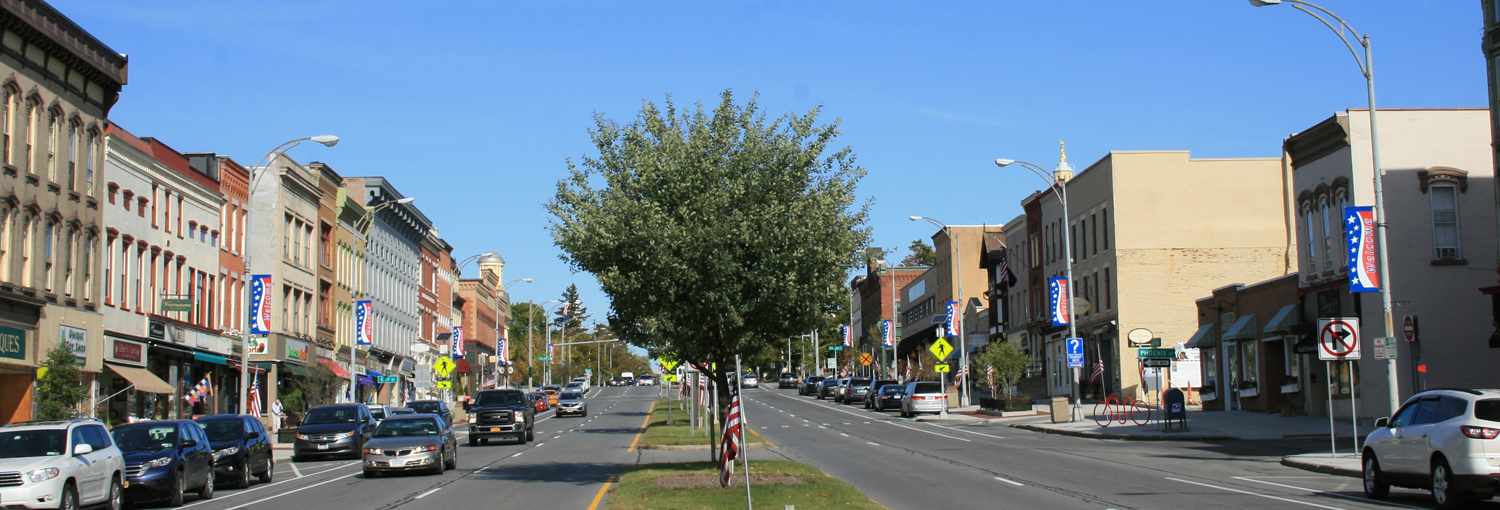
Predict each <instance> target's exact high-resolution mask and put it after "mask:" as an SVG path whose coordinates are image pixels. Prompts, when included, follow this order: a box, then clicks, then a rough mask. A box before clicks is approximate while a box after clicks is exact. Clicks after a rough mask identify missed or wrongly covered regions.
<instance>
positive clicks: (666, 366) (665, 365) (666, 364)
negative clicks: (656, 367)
mask: <svg viewBox="0 0 1500 510" xmlns="http://www.w3.org/2000/svg"><path fill="white" fill-rule="evenodd" d="M678 363H681V362H680V361H667V360H661V369H662V371H663V372H671V371H673V370H676V369H677V364H678Z"/></svg>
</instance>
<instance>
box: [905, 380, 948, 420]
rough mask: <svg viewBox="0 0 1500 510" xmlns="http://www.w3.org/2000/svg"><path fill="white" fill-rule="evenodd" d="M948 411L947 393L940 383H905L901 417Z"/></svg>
mask: <svg viewBox="0 0 1500 510" xmlns="http://www.w3.org/2000/svg"><path fill="white" fill-rule="evenodd" d="M946 410H948V393H947V392H944V391H943V385H942V383H938V382H934V381H918V382H909V383H906V394H905V395H903V396H902V398H901V417H902V418H907V417H912V416H916V415H917V413H942V412H943V411H946Z"/></svg>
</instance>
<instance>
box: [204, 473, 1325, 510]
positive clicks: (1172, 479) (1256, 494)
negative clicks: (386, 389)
mask: <svg viewBox="0 0 1500 510" xmlns="http://www.w3.org/2000/svg"><path fill="white" fill-rule="evenodd" d="M1166 479H1168V480H1171V481H1174V482H1182V483H1187V484H1193V485H1198V486H1201V487H1208V488H1211V489H1219V490H1221V491H1229V492H1236V493H1240V494H1247V495H1250V496H1258V497H1262V498H1267V499H1274V500H1277V501H1285V502H1287V503H1296V504H1299V505H1307V506H1312V507H1318V508H1327V509H1329V510H1344V509H1342V508H1339V507H1336V506H1328V505H1319V504H1317V503H1310V502H1307V501H1297V500H1295V499H1290V498H1283V497H1278V496H1272V495H1270V494H1258V493H1254V492H1250V491H1242V490H1239V489H1231V488H1229V487H1220V486H1217V485H1209V484H1206V483H1198V482H1192V481H1188V480H1183V479H1180V478H1172V477H1170V476H1169V477H1166ZM228 510H234V509H233V508H230V509H228Z"/></svg>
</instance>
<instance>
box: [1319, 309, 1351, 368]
mask: <svg viewBox="0 0 1500 510" xmlns="http://www.w3.org/2000/svg"><path fill="white" fill-rule="evenodd" d="M1359 358H1360V352H1359V318H1357V317H1340V318H1333V319H1318V359H1320V360H1324V361H1344V360H1356V359H1359Z"/></svg>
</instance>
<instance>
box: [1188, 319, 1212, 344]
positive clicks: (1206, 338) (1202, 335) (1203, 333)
mask: <svg viewBox="0 0 1500 510" xmlns="http://www.w3.org/2000/svg"><path fill="white" fill-rule="evenodd" d="M1216 343H1218V342H1216V341H1214V325H1213V323H1212V322H1210V323H1208V324H1204V325H1202V326H1199V327H1198V332H1197V333H1193V338H1191V339H1188V341H1187V343H1186V344H1184V345H1183V346H1182V348H1183V349H1199V348H1204V347H1213V346H1214V344H1216Z"/></svg>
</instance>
